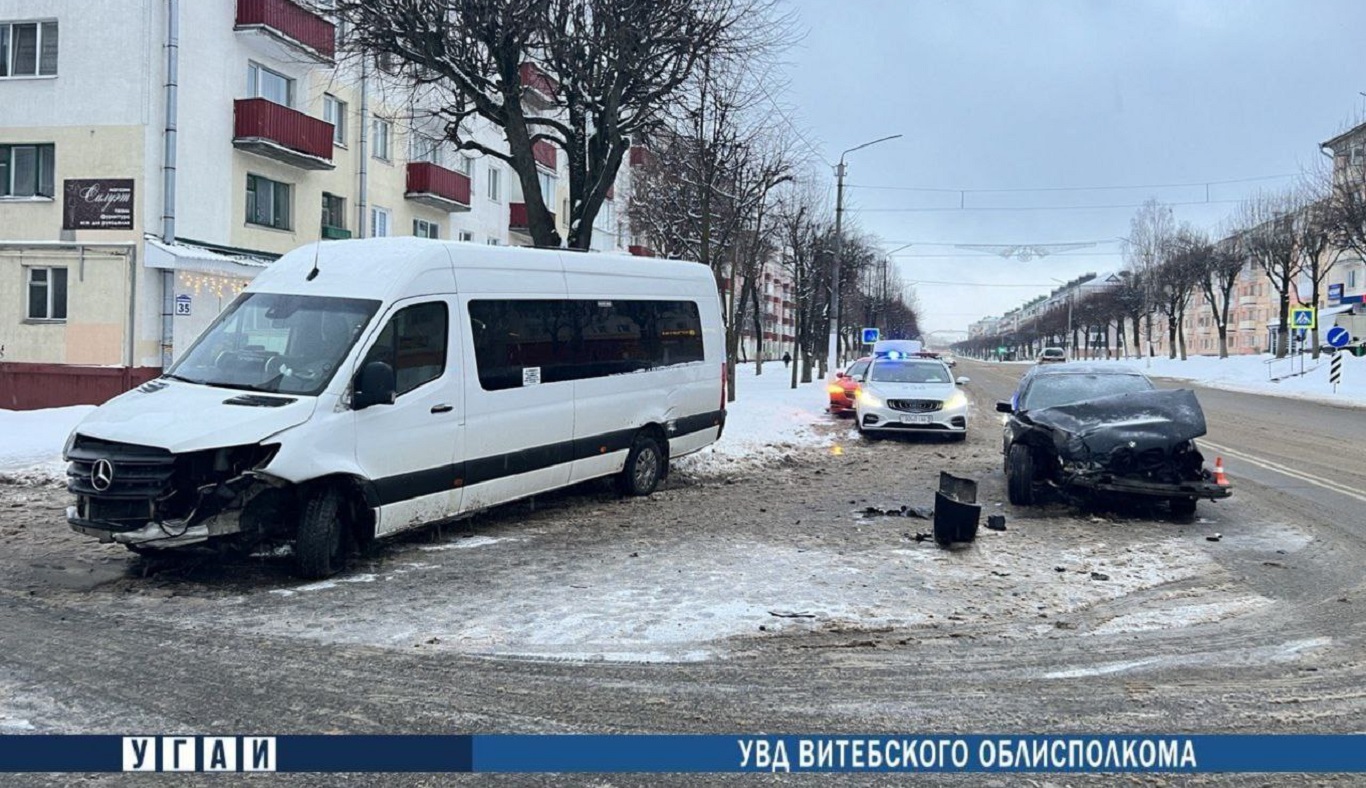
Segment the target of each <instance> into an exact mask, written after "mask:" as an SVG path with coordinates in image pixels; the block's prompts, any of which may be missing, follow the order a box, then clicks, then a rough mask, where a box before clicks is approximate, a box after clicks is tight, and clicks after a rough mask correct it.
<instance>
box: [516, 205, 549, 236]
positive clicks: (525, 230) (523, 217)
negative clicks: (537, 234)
mask: <svg viewBox="0 0 1366 788" xmlns="http://www.w3.org/2000/svg"><path fill="white" fill-rule="evenodd" d="M550 223H551V224H554V223H555V214H554V213H553V212H552V213H551V214H550ZM508 229H509V230H512V231H514V232H519V233H522V234H523V235H530V230H531V221H530V220H529V218H528V217H527V209H526V203H524V202H514V203H509V204H508Z"/></svg>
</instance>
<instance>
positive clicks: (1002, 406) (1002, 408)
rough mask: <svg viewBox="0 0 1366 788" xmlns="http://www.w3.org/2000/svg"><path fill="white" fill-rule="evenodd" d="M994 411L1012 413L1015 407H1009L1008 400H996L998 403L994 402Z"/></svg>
mask: <svg viewBox="0 0 1366 788" xmlns="http://www.w3.org/2000/svg"><path fill="white" fill-rule="evenodd" d="M996 412H997V413H1014V412H1015V409H1014V408H1012V407H1010V403H1009V402H998V403H996Z"/></svg>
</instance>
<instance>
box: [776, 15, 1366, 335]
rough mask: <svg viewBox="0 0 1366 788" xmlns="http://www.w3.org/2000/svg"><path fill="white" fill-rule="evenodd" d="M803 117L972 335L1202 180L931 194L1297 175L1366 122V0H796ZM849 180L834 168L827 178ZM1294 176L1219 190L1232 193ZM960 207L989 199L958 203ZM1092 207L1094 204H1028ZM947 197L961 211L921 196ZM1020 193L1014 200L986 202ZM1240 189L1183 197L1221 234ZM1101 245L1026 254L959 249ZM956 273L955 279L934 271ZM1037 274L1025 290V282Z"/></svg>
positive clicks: (1108, 250)
mask: <svg viewBox="0 0 1366 788" xmlns="http://www.w3.org/2000/svg"><path fill="white" fill-rule="evenodd" d="M797 8H798V12H799V25H800V27H801V28H802V29H803V30H804V31H805V38H804V39H803V40H802V41H801V43H800V44H798V45H797V46H794V47H793V48H792V49H791V50H790V51H789V52H788V53H787V60H788V61H789V63H790V66H789V68H788V74H789V77H790V80H791V84H790V86H789V88H788V91H787V95H786V99H785V102H784V103H785V105H787V106H789V107H790V108H791V109H790V111H789V113H788V114H789V115H790V116H791V118H792V119H793V120H794V121H795V123H796V125H798V126H799V127H801V128H805V129H809V130H810V131H809V133H808V134H807V135H806V137H807V138H808V139H809V140H810V143H811V145H812V147H815V148H817V149H819V151H820V153H821V154H822V155H823V157H824V158H825V159H826V160H827V161H834V160H836V159H838V158H839V154H840V151H842V150H844V149H846V148H850V147H853V146H855V145H858V144H860V143H863V142H866V141H868V140H871V139H876V138H878V137H882V136H886V135H889V134H897V133H900V134H903V135H905V136H903V137H902V138H901V139H899V140H893V141H890V142H885V143H881V144H879V145H877V146H874V147H871V148H868V149H866V150H861V151H858V152H857V153H853V154H850V156H849V157H848V159H847V161H848V163H849V174H848V177H847V178H846V184H848V185H850V186H852V187H853V188H850V189H849V190H848V192H847V194H846V208H847V209H848V210H849V213H847V214H846V218H850V217H853V218H855V219H856V221H857V223H858V224H859V226H861V227H862V228H863V229H865V230H868V231H870V232H872V233H875V234H876V235H878V236H880V237H881V239H882V240H883V241H884V242H885V243H886V250H887V251H891V250H893V249H895V248H896V247H898V246H901V245H902V244H905V243H908V242H909V243H914V245H913V246H911V247H909V248H907V249H904V250H902V251H901V252H900V253H898V256H897V257H896V260H897V263H898V265H899V267H900V270H901V272H902V275H903V277H904V278H906V279H907V280H908V281H916V282H920V283H921V284H919V285H918V287H917V292H918V295H919V301H920V306H921V315H922V327H923V328H924V329H925V330H927V331H933V330H943V329H966V327H967V324H968V323H969V322H971V321H972V320H975V319H977V318H979V317H982V316H983V315H987V314H1000V313H1002V312H1004V311H1006V310H1008V309H1010V308H1012V307H1014V306H1016V305H1018V304H1020V303H1021V302H1023V301H1025V300H1027V299H1029V298H1031V297H1033V296H1036V295H1039V294H1040V293H1044V292H1047V291H1048V290H1050V289H1052V288H1053V287H1056V285H1055V284H1053V282H1052V279H1053V278H1057V279H1064V280H1065V279H1069V278H1071V277H1074V276H1076V275H1078V274H1081V273H1084V272H1088V271H1095V272H1097V273H1103V272H1105V271H1108V270H1115V269H1118V268H1120V267H1121V266H1122V265H1123V258H1122V257H1121V255H1120V246H1119V243H1118V241H1117V240H1116V239H1117V238H1118V237H1120V236H1124V235H1127V234H1128V228H1129V219H1130V217H1131V216H1132V215H1133V213H1134V209H1133V208H1132V207H1117V208H1104V207H1096V206H1114V205H1121V206H1131V205H1135V204H1137V203H1141V202H1142V201H1143V200H1145V199H1147V198H1149V197H1156V198H1157V199H1159V200H1163V201H1167V202H1172V203H1194V202H1201V203H1203V201H1204V200H1205V199H1206V191H1207V190H1206V187H1205V186H1204V185H1199V186H1191V187H1171V186H1168V187H1162V188H1134V189H1109V188H1107V189H1105V190H1097V191H1009V192H997V193H990V192H979V193H967V194H963V195H960V194H959V193H957V192H956V191H948V192H934V191H904V190H892V189H873V188H859V187H898V189H904V188H906V187H925V188H932V189H947V190H958V189H980V190H991V189H1012V190H1014V189H1036V188H1041V187H1073V186H1077V187H1092V186H1107V187H1110V186H1126V187H1127V186H1146V185H1149V184H1186V183H1195V182H1199V183H1201V184H1203V183H1205V182H1216V181H1231V180H1239V179H1250V178H1261V177H1262V176H1283V175H1287V174H1293V173H1297V172H1299V171H1300V170H1301V169H1302V168H1303V167H1305V166H1308V165H1310V164H1312V163H1313V161H1314V159H1315V158H1318V157H1321V154H1320V153H1319V147H1318V146H1319V143H1320V142H1322V141H1324V140H1326V139H1328V138H1330V137H1332V136H1333V135H1334V134H1336V133H1338V132H1339V131H1341V130H1343V129H1344V128H1346V126H1347V125H1348V124H1349V122H1350V121H1352V120H1353V119H1354V118H1359V117H1362V115H1363V101H1366V99H1363V98H1362V96H1361V95H1360V94H1359V93H1358V91H1366V45H1363V43H1362V42H1363V36H1366V6H1363V4H1362V3H1361V2H1360V1H1359V0H1342V1H1341V2H1338V1H1335V0H1290V1H1288V2H1272V1H1271V0H1220V1H1219V2H1213V1H1210V0H1172V1H1170V2H1157V1H1153V2H1137V1H1126V2H1119V1H1118V0H1115V1H1113V2H1059V1H1057V0H1018V1H1017V2H1007V1H1006V0H999V1H994V0H993V1H988V0H939V1H934V2H931V1H927V0H840V1H839V2H832V1H831V0H797ZM831 182H832V183H833V174H832V176H831ZM1291 183H1293V178H1280V179H1268V180H1259V181H1253V182H1245V183H1225V184H1215V185H1211V186H1209V187H1208V196H1209V199H1210V200H1213V201H1221V200H1228V201H1236V200H1238V199H1239V198H1241V197H1244V196H1247V195H1248V194H1251V193H1253V192H1255V191H1256V190H1257V189H1259V188H1268V189H1275V188H1279V187H1285V186H1288V185H1290V184H1291ZM960 204H962V205H965V206H966V207H967V208H969V209H972V208H977V209H979V210H957V208H958V206H959V205H960ZM1037 206H1090V207H1087V208H1085V209H1078V210H1022V209H1023V208H1033V207H1037ZM913 208H914V209H924V208H951V209H953V210H915V211H911V210H904V209H913ZM985 208H1010V209H1011V210H980V209H985ZM1235 208H1236V205H1234V204H1233V202H1229V203H1221V202H1212V203H1209V204H1194V205H1177V206H1176V207H1175V208H1174V210H1175V212H1176V216H1177V218H1178V220H1187V221H1190V222H1192V223H1194V224H1197V225H1199V226H1201V227H1204V228H1207V229H1210V230H1216V229H1217V228H1218V225H1219V224H1220V222H1221V221H1222V220H1223V219H1224V218H1225V217H1226V216H1228V215H1229V214H1230V213H1231V212H1232V211H1233V210H1234V209H1235ZM1091 241H1094V242H1098V243H1097V245H1096V246H1094V247H1089V248H1086V249H1080V250H1074V251H1068V252H1061V253H1058V254H1055V255H1052V256H1049V257H1047V258H1043V259H1037V258H1036V259H1034V260H1032V261H1029V262H1021V261H1019V260H1014V259H1010V260H1006V259H1003V258H1001V257H1000V256H996V255H992V254H989V253H981V252H975V251H970V250H962V249H956V248H954V246H953V245H954V244H959V243H973V244H1050V243H1064V242H1091ZM930 282H951V283H956V284H947V285H946V284H930ZM1016 285H1029V286H1016Z"/></svg>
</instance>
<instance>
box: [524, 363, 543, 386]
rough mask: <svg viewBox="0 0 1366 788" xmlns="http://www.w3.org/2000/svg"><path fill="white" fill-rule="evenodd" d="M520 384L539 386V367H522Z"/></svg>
mask: <svg viewBox="0 0 1366 788" xmlns="http://www.w3.org/2000/svg"><path fill="white" fill-rule="evenodd" d="M522 385H523V386H539V385H541V368H540V367H522Z"/></svg>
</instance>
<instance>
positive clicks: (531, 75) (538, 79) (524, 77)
mask: <svg viewBox="0 0 1366 788" xmlns="http://www.w3.org/2000/svg"><path fill="white" fill-rule="evenodd" d="M517 76H518V78H520V79H521V81H522V87H523V88H524V90H523V91H522V99H523V100H524V101H526V103H528V104H530V105H531V106H533V107H536V108H537V109H545V108H546V107H549V106H550V105H551V104H552V103H554V100H555V93H556V91H558V90H559V83H558V82H556V81H555V80H554V78H552V77H551V76H550V75H549V74H547V73H545V72H544V71H542V70H541V68H540V66H537V65H536V64H535V63H523V64H522V65H521V67H520V68H519V69H518V70H517Z"/></svg>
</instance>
